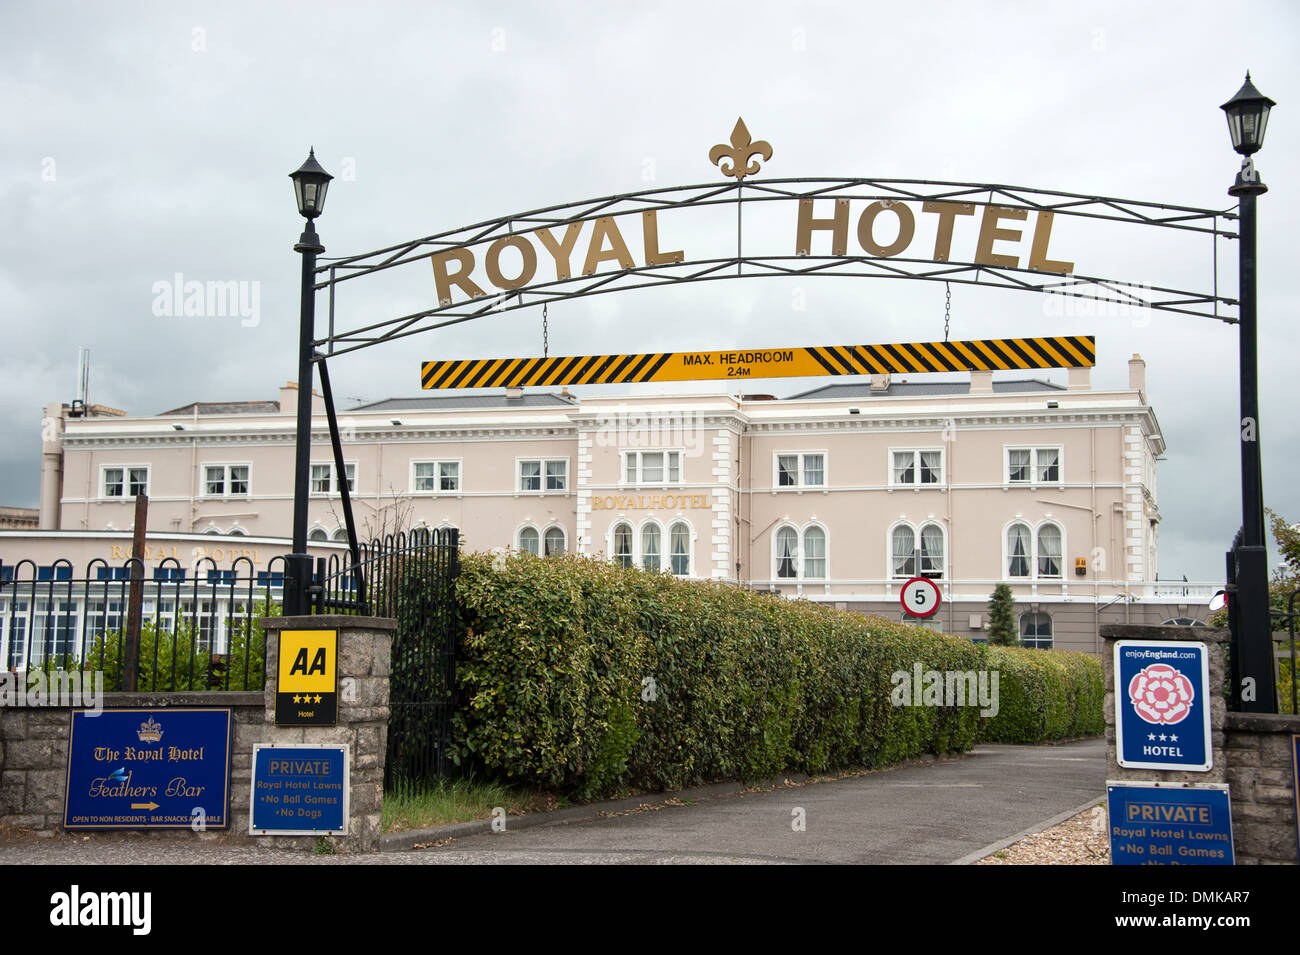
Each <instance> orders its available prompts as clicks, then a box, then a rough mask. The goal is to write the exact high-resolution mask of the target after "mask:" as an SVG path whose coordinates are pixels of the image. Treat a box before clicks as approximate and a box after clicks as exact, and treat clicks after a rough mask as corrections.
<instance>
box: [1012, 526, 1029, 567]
mask: <svg viewBox="0 0 1300 955" xmlns="http://www.w3.org/2000/svg"><path fill="white" fill-rule="evenodd" d="M1032 552H1033V538H1032V537H1031V536H1030V533H1029V527H1028V526H1027V525H1025V524H1012V525H1011V526H1010V527H1009V528H1007V576H1008V577H1028V576H1029V566H1030V561H1031V560H1032Z"/></svg>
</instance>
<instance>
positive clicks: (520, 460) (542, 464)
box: [515, 456, 573, 540]
mask: <svg viewBox="0 0 1300 955" xmlns="http://www.w3.org/2000/svg"><path fill="white" fill-rule="evenodd" d="M560 463H563V464H564V487H562V488H548V487H547V486H546V466H547V465H548V464H560ZM525 464H536V465H537V489H536V490H533V489H531V488H530V489H528V490H525V489H524V465H525ZM572 487H573V468H572V466H571V462H570V461H569V459H568V458H567V457H549V458H547V457H541V456H536V457H529V456H520V457H517V458H515V495H516V496H518V495H524V494H527V495H530V496H535V497H541V496H543V495H546V494H564V495H567V494H569V492H570V489H571V488H572ZM566 540H567V534H566Z"/></svg>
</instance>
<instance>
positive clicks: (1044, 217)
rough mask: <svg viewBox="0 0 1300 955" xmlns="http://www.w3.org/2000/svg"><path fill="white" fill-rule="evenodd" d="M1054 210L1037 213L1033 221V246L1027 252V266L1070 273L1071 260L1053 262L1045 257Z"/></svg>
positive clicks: (1071, 271) (1046, 270) (1072, 268)
mask: <svg viewBox="0 0 1300 955" xmlns="http://www.w3.org/2000/svg"><path fill="white" fill-rule="evenodd" d="M1055 218H1056V213H1054V212H1040V213H1038V221H1037V222H1035V223H1034V246H1033V248H1032V249H1031V250H1030V252H1029V267H1030V268H1031V269H1034V270H1035V271H1038V272H1055V273H1056V274H1058V275H1070V274H1071V273H1073V272H1074V263H1073V262H1053V261H1052V260H1051V259H1049V258H1048V257H1047V243H1048V242H1050V241H1052V220H1053V219H1055Z"/></svg>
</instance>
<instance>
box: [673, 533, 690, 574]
mask: <svg viewBox="0 0 1300 955" xmlns="http://www.w3.org/2000/svg"><path fill="white" fill-rule="evenodd" d="M668 546H669V548H670V553H671V555H672V558H671V559H672V571H673V573H674V574H676V575H677V576H678V577H686V576H687V575H689V574H690V572H691V529H690V528H689V527H687V526H686V525H685V524H683V523H681V522H680V521H678V522H677V523H676V524H674V525H673V526H672V527H671V528H670V529H669V531H668Z"/></svg>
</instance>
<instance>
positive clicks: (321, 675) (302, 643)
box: [275, 630, 339, 726]
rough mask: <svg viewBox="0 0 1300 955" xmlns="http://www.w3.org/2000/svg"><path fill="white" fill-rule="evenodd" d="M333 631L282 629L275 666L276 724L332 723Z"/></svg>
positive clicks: (335, 688) (335, 718)
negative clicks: (278, 658) (278, 657)
mask: <svg viewBox="0 0 1300 955" xmlns="http://www.w3.org/2000/svg"><path fill="white" fill-rule="evenodd" d="M338 659H339V635H338V631H337V630H284V631H282V632H281V634H280V660H279V664H278V666H277V668H276V673H277V680H276V686H275V722H276V725H277V726H333V725H334V724H335V723H337V722H338V678H339V671H338Z"/></svg>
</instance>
